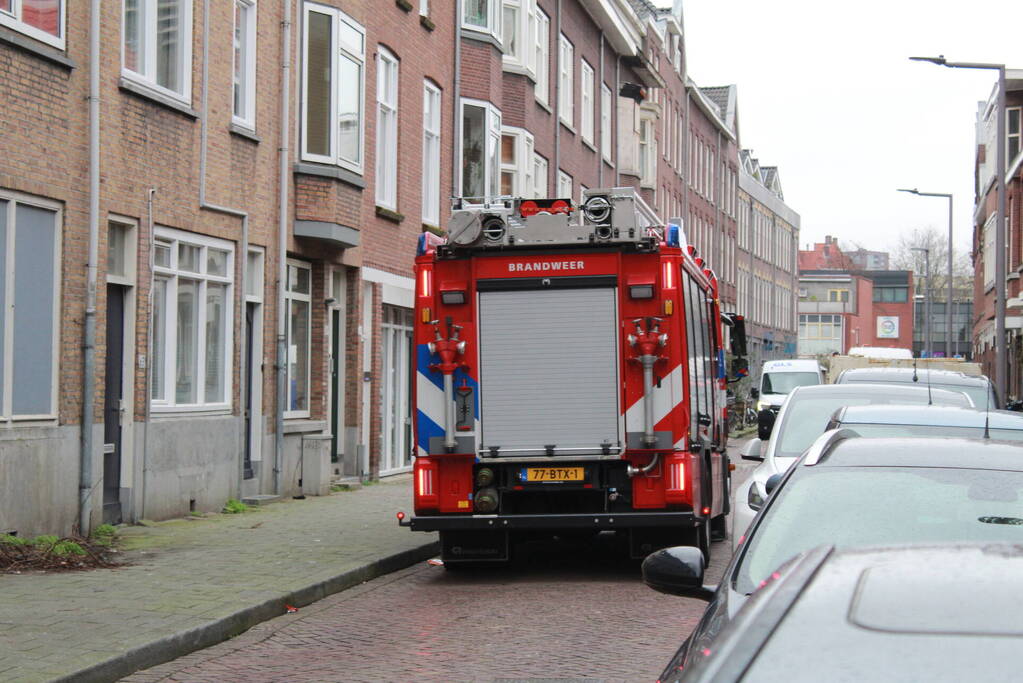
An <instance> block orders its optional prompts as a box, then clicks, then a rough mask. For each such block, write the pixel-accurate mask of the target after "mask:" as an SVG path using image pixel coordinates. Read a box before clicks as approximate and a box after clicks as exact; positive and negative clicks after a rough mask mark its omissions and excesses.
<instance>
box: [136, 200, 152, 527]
mask: <svg viewBox="0 0 1023 683" xmlns="http://www.w3.org/2000/svg"><path fill="white" fill-rule="evenodd" d="M155 194H156V188H155V187H151V188H149V192H148V193H147V196H146V218H147V221H146V223H147V226H148V229H149V259H148V260H149V294H148V296H147V297H146V299H147V305H148V308H147V309H146V310H147V311H149V315H148V316H147V320H146V393H145V406H146V410H145V416H146V430H145V433H144V434H143V435H142V479H141V481H140V484H139V485H140V487H141V489H142V495H141V496H140V498H141V499H142V500H141V501H140V503H139V506H138V508H137V509H138V515H139V518H140V519H145V517H146V469H147V467H148V465H149V425H150V420H151V418H152V414H153V411H152V403H153V401H152V391H153V389H152V386H153V315H152V311H153V286H154V285H155V284H156V278H155V277H154V274H153V265H154V254H153V252H154V250H155V249H156V234H155V224H154V221H153V196H154V195H155Z"/></svg>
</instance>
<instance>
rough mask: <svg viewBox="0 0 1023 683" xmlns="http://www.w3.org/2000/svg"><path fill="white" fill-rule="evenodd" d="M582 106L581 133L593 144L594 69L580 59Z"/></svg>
mask: <svg viewBox="0 0 1023 683" xmlns="http://www.w3.org/2000/svg"><path fill="white" fill-rule="evenodd" d="M579 62H580V68H579V72H580V78H581V81H582V82H581V83H580V90H581V93H580V98H581V102H580V106H582V112H581V113H580V116H579V132H580V134H581V135H582V136H583V140H584V141H585V142H588V143H590V144H591V145H592V144H593V110H594V102H593V84H594V75H593V67H592V66H590V64H589V62H587V61H586V60H585V59H580V60H579Z"/></svg>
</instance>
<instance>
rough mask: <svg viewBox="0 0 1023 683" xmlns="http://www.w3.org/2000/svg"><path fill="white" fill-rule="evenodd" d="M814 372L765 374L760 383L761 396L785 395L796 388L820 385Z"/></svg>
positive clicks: (818, 378)
mask: <svg viewBox="0 0 1023 683" xmlns="http://www.w3.org/2000/svg"><path fill="white" fill-rule="evenodd" d="M820 383H821V380H820V377H819V376H818V375H817V373H816V372H767V373H764V377H763V380H761V383H760V392H761V393H763V394H787V393H789V392H790V391H792V390H793V389H795V388H796V387H805V386H809V385H811V384H820Z"/></svg>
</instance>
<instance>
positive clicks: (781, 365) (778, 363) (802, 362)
mask: <svg viewBox="0 0 1023 683" xmlns="http://www.w3.org/2000/svg"><path fill="white" fill-rule="evenodd" d="M820 367H821V364H820V363H818V362H817V361H815V360H812V359H807V358H791V359H789V360H768V361H764V368H763V369H764V371H765V372H766V371H773V370H785V369H788V370H798V371H800V372H804V371H807V370H809V371H811V372H818V371H819V370H820Z"/></svg>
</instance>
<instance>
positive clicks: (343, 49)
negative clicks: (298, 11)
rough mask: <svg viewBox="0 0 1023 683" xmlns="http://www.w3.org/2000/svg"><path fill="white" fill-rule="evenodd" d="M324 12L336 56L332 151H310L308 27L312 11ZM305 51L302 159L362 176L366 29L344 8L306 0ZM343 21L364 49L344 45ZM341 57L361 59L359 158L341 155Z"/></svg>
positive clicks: (331, 108)
mask: <svg viewBox="0 0 1023 683" xmlns="http://www.w3.org/2000/svg"><path fill="white" fill-rule="evenodd" d="M313 12H315V13H318V14H325V15H327V16H329V17H331V32H330V39H331V43H330V44H331V48H330V49H331V54H332V55H333V59H332V60H331V66H330V73H331V76H332V78H333V82H332V83H331V87H330V122H329V127H330V131H331V133H330V154H328V155H323V154H314V153H311V152H308V151H307V148H308V145H307V137H308V131H307V130H306V120H307V114H308V105H309V101H308V93H307V92H306V91H305V84H306V83H307V81H308V74H307V72H306V69H307V68H308V60H307V59H306V55H307V54H308V51H309V32H308V31H307V30H305V27H308V25H309V14H310V13H313ZM302 20H303V21H302V25H303V30H302V53H301V55H300V57H301V59H302V86H301V91H302V97H301V100H302V102H301V117H302V118H301V120H300V122H299V123H300V126H299V127H300V128H301V131H302V134H301V144H302V149H301V158H302V159H303V160H305V161H313V162H317V163H321V164H331V165H334V166H341V167H343V168H346V169H348V170H349V171H352V172H353V173H358V174H359V175H362V173H363V169H364V168H365V164H366V29H365V28H363V26H362V25H361V24H359V23H358V22H357V21H355V20H354V19H352V18H351V17H349V16H348V15H347V14H345V13H344V12H342V11H341V10H338V9H334V8H333V7H327V6H325V5H320V4H317V3H314V2H308V1H307V2H306V3H305V4H304V5H303V9H302ZM342 23H344V24H345V25H346V26H348V27H349V28H351V29H353V30H354V31H356V32H357V33H359V34H361V36H362V50H361V52H360V51H358V50H357V49H356V47H357V46H354V45H352V46H349V45H342V44H341V40H340V34H341V24H342ZM342 58H347V59H350V60H351V61H353V62H358V64H359V67H360V71H359V73H360V78H359V158H358V159H357V160H352V159H345V158H344V157H342V156H341V153H340V149H339V144H338V138H339V134H340V133H339V131H340V112H339V111H338V110H339V108H340V97H339V89H340V81H339V79H340V76H339V74H340V68H341V60H342Z"/></svg>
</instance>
